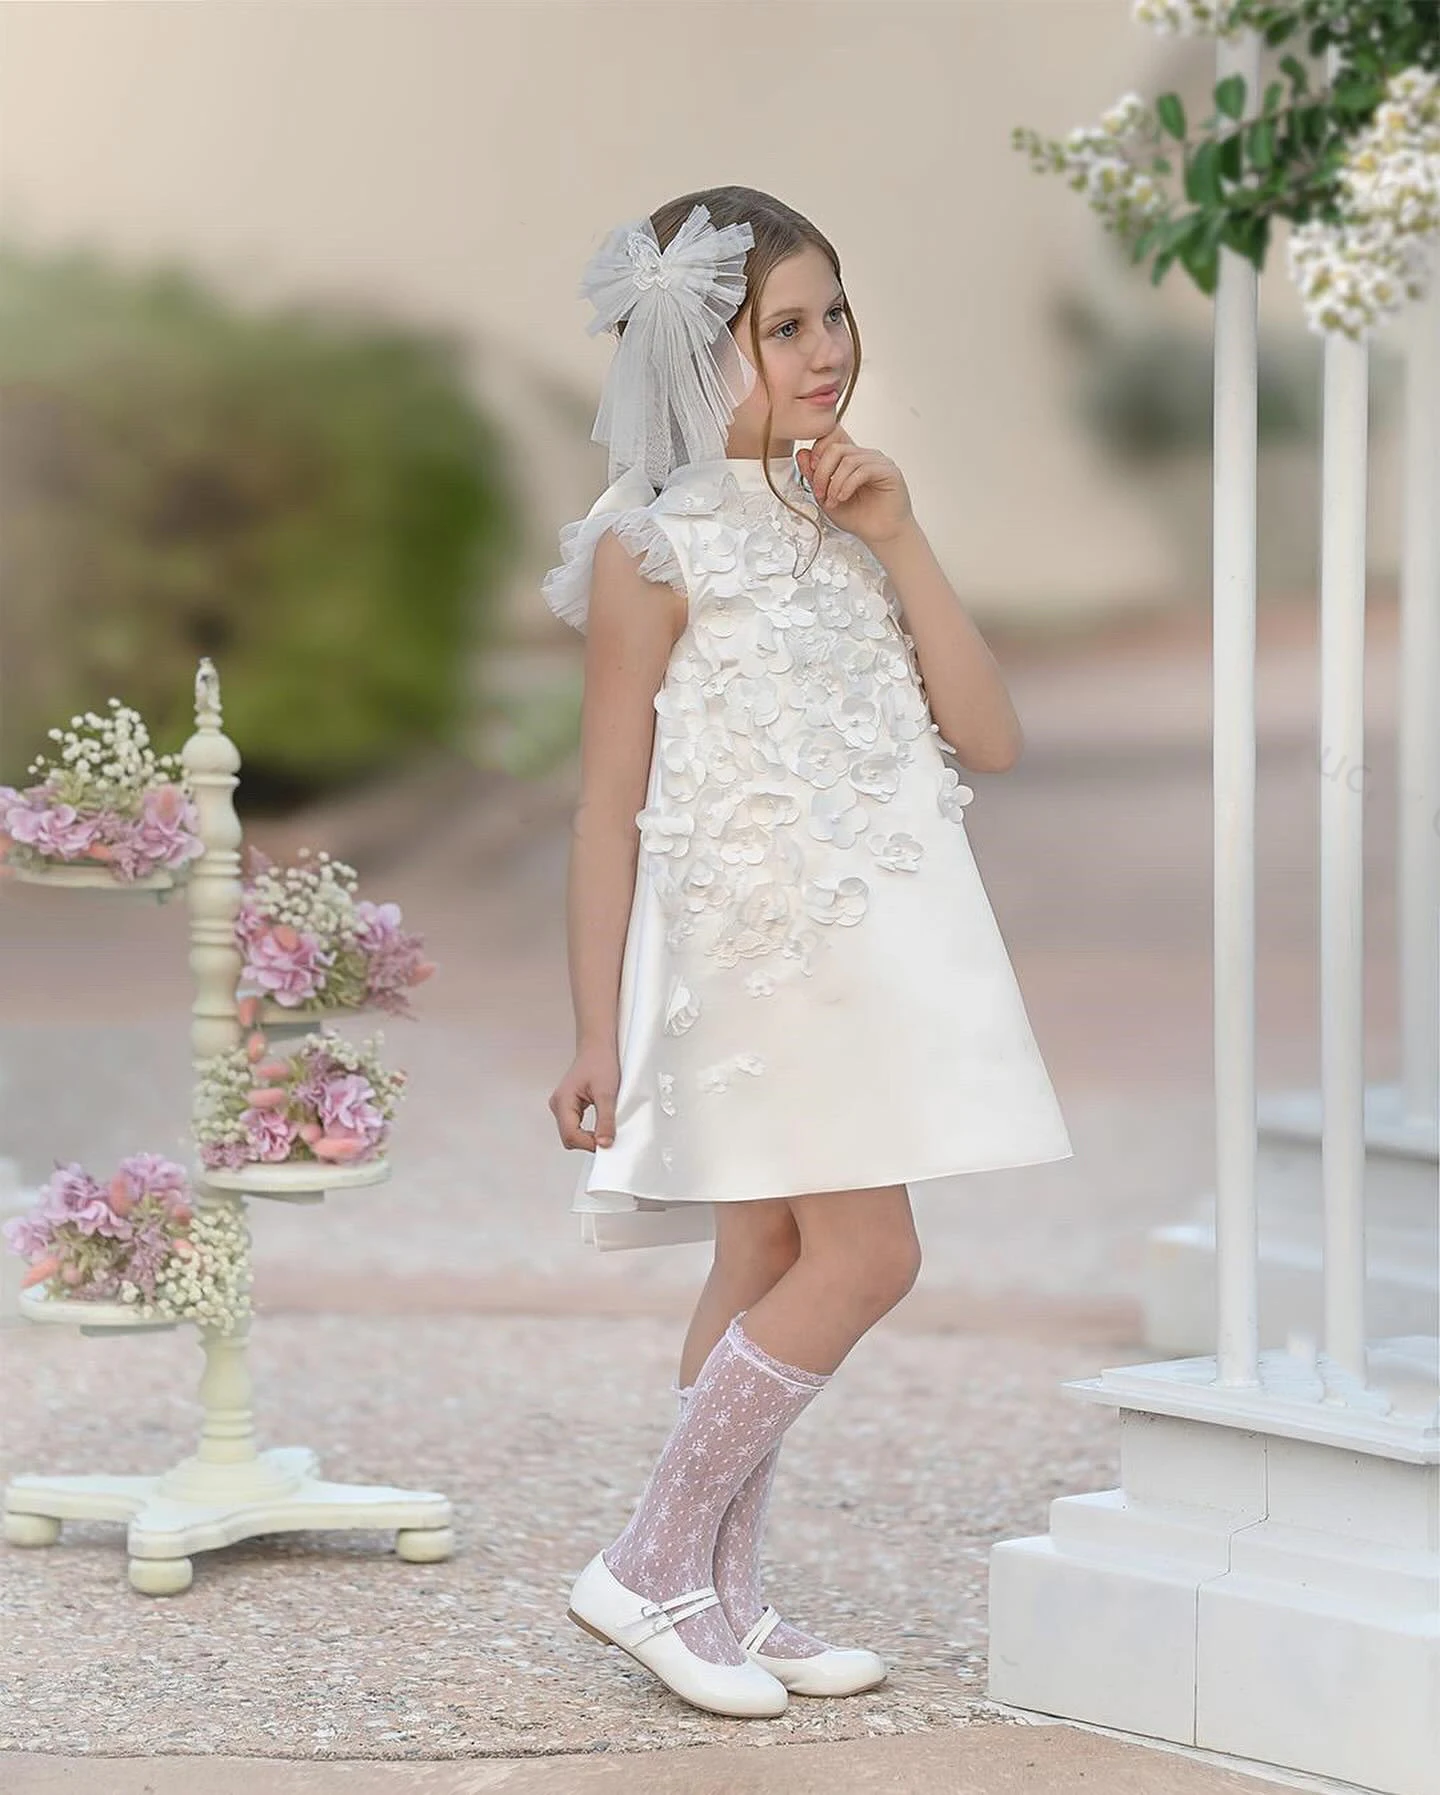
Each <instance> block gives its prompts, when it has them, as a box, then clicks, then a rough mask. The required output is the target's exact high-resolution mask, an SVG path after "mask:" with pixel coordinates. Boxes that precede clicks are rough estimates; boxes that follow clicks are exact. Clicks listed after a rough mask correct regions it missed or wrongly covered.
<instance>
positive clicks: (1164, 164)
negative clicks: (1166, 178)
mask: <svg viewBox="0 0 1440 1795" xmlns="http://www.w3.org/2000/svg"><path fill="white" fill-rule="evenodd" d="M1150 166H1151V168H1152V169H1153V170H1154V171H1155V173H1156V174H1157V175H1170V174H1174V172H1175V169H1174V165H1173V164H1172V163H1171V161H1170V158H1169V157H1168V156H1156V157H1155V159H1154V161H1153V162H1151V164H1150Z"/></svg>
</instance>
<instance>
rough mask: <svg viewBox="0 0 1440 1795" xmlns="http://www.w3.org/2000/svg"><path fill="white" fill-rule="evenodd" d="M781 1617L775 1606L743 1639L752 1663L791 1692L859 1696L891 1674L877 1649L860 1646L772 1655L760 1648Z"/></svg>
mask: <svg viewBox="0 0 1440 1795" xmlns="http://www.w3.org/2000/svg"><path fill="white" fill-rule="evenodd" d="M779 1619H780V1616H779V1615H778V1614H777V1613H776V1612H775V1610H774V1609H773V1608H769V1607H767V1608H766V1609H765V1611H764V1613H763V1614H762V1615H761V1616H760V1618H759V1620H757V1621H756V1623H755V1625H754V1626H753V1627H751V1629H750V1631H749V1632H748V1633H747V1634H746V1635H745V1637H744V1638H743V1639H742V1640H741V1641H740V1643H741V1645H742V1646H744V1648H745V1651H746V1653H747V1655H748V1656H749V1659H750V1662H751V1663H752V1664H758V1665H759V1667H760V1669H761V1670H768V1671H769V1672H770V1674H771V1676H773V1677H774V1678H776V1679H777V1681H779V1682H781V1683H783V1684H784V1685H785V1687H786V1688H787V1689H788V1690H789V1691H790V1693H791V1694H792V1695H858V1694H859V1693H860V1691H861V1690H862V1689H873V1688H874V1687H875V1685H876V1684H877V1683H883V1682H884V1681H885V1679H886V1677H887V1676H889V1674H890V1667H889V1666H888V1665H887V1664H886V1662H885V1660H884V1659H883V1658H882V1657H881V1656H880V1654H879V1653H878V1652H867V1651H865V1650H863V1649H862V1648H861V1647H859V1646H855V1647H849V1646H846V1647H841V1646H835V1645H832V1646H829V1647H828V1648H827V1649H826V1650H825V1651H823V1652H813V1653H812V1654H811V1655H810V1656H809V1657H808V1658H772V1657H770V1656H769V1655H768V1654H767V1653H765V1652H762V1651H761V1650H760V1647H761V1646H762V1645H764V1643H765V1641H766V1640H767V1639H768V1638H769V1637H770V1635H771V1633H772V1632H773V1631H774V1628H775V1623H776V1622H777V1621H778V1620H779Z"/></svg>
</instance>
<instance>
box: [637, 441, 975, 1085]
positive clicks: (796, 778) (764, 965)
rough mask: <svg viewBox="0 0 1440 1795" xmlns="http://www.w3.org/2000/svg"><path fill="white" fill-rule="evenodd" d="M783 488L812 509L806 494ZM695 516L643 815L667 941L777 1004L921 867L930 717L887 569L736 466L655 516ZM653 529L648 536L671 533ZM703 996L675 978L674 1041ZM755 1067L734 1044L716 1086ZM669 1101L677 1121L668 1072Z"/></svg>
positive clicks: (945, 795) (669, 1024)
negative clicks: (651, 793)
mask: <svg viewBox="0 0 1440 1795" xmlns="http://www.w3.org/2000/svg"><path fill="white" fill-rule="evenodd" d="M791 496H793V497H794V498H796V499H797V500H798V501H799V502H800V503H801V505H802V508H803V507H804V505H805V501H806V498H807V496H808V495H807V489H806V487H805V486H804V485H803V483H802V484H797V485H795V486H794V487H792V489H791ZM667 511H669V512H673V513H675V514H676V515H677V518H680V517H683V519H684V524H683V528H684V531H685V536H684V541H685V543H686V545H687V547H688V560H689V563H690V576H691V577H690V610H689V622H688V625H687V627H686V629H685V632H684V633H683V635H681V637H680V638H679V640H678V641H677V642H676V645H675V648H674V651H673V652H672V654H671V657H670V663H669V668H668V671H667V676H666V679H665V683H664V685H663V687H662V689H661V690H660V691H659V692H657V693H656V696H655V710H656V713H657V716H656V747H655V752H656V756H657V762H658V766H657V781H658V793H657V794H656V795H655V798H654V801H653V802H652V803H651V804H650V805H649V806H647V808H646V809H644V810H642V811H640V812H639V813H638V814H637V816H636V819H635V820H636V823H637V825H638V826H639V829H640V850H641V859H642V863H643V864H644V866H645V868H646V871H647V873H648V875H649V877H650V878H651V879H652V880H653V881H654V884H655V887H656V890H657V893H658V896H659V898H660V901H661V905H662V908H663V911H664V914H665V917H666V922H667V930H666V940H667V942H668V944H669V946H670V947H671V949H672V950H674V949H676V948H679V947H680V946H681V944H682V943H684V942H686V941H688V940H690V939H691V938H692V937H694V936H696V935H697V931H698V932H700V933H699V939H700V940H701V942H702V944H703V946H704V949H705V951H706V952H707V953H709V954H710V955H712V956H713V957H714V958H715V959H716V960H717V961H718V962H719V964H720V965H722V966H726V967H737V968H738V967H741V966H742V965H743V967H744V968H745V970H744V972H743V974H741V975H740V976H741V977H742V979H743V988H744V990H745V991H746V992H747V993H748V994H749V995H750V996H752V997H756V998H759V997H767V996H770V995H771V994H772V993H774V992H775V991H776V990H777V989H778V987H779V984H780V983H781V982H782V981H783V980H785V979H787V978H790V977H793V976H795V975H796V974H797V973H799V974H809V973H810V972H811V971H812V967H813V960H814V956H815V954H816V952H817V951H818V950H819V949H820V947H821V944H822V942H823V940H824V937H825V933H826V931H828V930H831V929H836V928H853V927H855V926H857V925H858V924H860V923H862V922H863V920H864V917H865V914H866V911H867V909H868V906H869V902H870V892H871V883H872V880H874V879H875V878H877V877H879V878H890V877H894V876H897V875H906V874H914V873H918V872H920V871H921V870H922V861H923V855H924V848H923V844H922V843H921V842H920V841H918V840H917V839H916V838H915V837H914V836H913V835H911V834H908V833H907V832H905V831H904V830H896V829H892V828H890V827H888V826H887V824H886V818H885V807H886V804H887V802H888V801H889V799H890V798H891V797H892V796H893V795H894V794H895V792H896V791H897V789H898V788H899V784H900V775H901V769H902V768H903V767H905V766H907V765H909V764H910V763H911V761H912V760H913V759H914V755H915V749H914V747H913V746H912V744H913V743H914V742H915V741H916V740H917V739H918V738H920V737H921V736H923V735H924V734H925V733H926V731H927V730H929V731H931V732H933V733H934V734H935V736H936V737H937V739H938V740H939V747H940V750H941V753H942V755H953V754H954V750H953V749H952V748H951V747H950V745H949V744H948V743H947V742H945V741H944V740H943V738H940V737H939V727H938V725H937V724H935V723H933V722H932V721H931V719H930V714H929V706H928V704H927V702H926V699H925V693H924V687H923V684H922V681H921V677H920V672H919V667H918V665H917V663H916V659H915V653H914V640H913V638H912V637H911V636H910V635H908V634H907V633H906V631H905V630H904V628H903V625H902V621H901V613H900V609H899V603H898V599H897V598H896V596H895V593H894V590H893V588H892V587H891V585H890V583H889V580H888V578H887V576H886V574H885V570H884V568H883V566H882V565H881V563H880V562H879V560H878V559H877V558H876V557H875V556H874V555H873V554H872V553H871V551H870V550H869V549H868V548H866V546H865V545H864V544H863V543H862V542H860V541H859V539H858V538H856V537H854V536H851V535H849V534H848V533H846V532H844V531H838V530H836V529H835V528H834V526H833V525H830V524H828V523H827V522H826V520H825V519H824V518H823V517H821V518H818V519H817V522H818V523H819V525H820V527H821V528H822V529H823V531H824V536H823V539H822V541H821V543H820V546H819V548H818V551H817V549H816V546H815V532H814V530H813V529H812V528H811V527H809V525H808V524H806V523H803V522H802V521H801V519H799V518H797V517H795V516H794V515H793V514H792V513H791V512H789V511H787V510H786V509H785V507H784V506H783V505H781V504H780V503H779V502H778V501H777V500H776V499H775V497H774V496H773V495H772V494H771V493H769V492H768V491H749V490H744V489H742V488H741V487H740V486H739V484H738V483H737V482H736V481H735V480H734V478H733V476H732V475H730V474H729V473H728V472H727V473H726V474H724V475H723V477H722V478H721V479H720V481H719V486H718V498H716V499H712V498H711V497H710V496H709V495H707V494H705V493H703V492H702V493H698V494H697V493H696V492H693V491H692V492H685V491H684V490H683V486H682V489H681V490H680V491H679V492H678V493H669V492H666V493H661V495H660V496H659V498H658V499H657V500H656V501H655V504H654V507H653V512H655V513H660V514H664V513H666V512H667ZM659 527H660V526H659V525H658V521H657V523H656V528H659ZM973 796H974V793H973V792H972V791H971V789H970V787H969V786H967V785H965V784H963V783H962V782H961V779H960V775H959V773H958V772H957V771H956V769H955V767H954V766H949V765H946V766H944V767H943V768H942V769H941V772H940V776H939V780H938V784H937V791H936V803H937V806H938V808H939V810H940V812H941V814H942V815H943V816H945V817H948V818H950V819H951V820H952V821H954V822H957V823H960V822H963V821H964V806H965V804H966V803H968V802H969V800H970V799H971V798H972V797H973ZM699 1015H700V1006H699V1002H698V999H697V998H696V997H695V995H694V993H693V992H692V991H691V990H690V989H689V988H688V986H687V985H686V984H685V982H684V980H683V979H682V978H676V980H675V981H674V983H673V985H672V989H671V993H670V999H669V1002H668V1004H667V1010H666V1016H665V1032H666V1033H667V1034H671V1035H678V1034H681V1033H683V1032H685V1031H686V1030H688V1029H689V1028H691V1027H692V1026H693V1025H694V1024H695V1023H696V1021H697V1020H698V1019H699ZM763 1070H764V1067H763V1063H762V1062H761V1061H760V1060H759V1058H758V1057H757V1056H756V1055H754V1054H738V1055H734V1056H732V1057H731V1058H730V1059H727V1060H723V1061H720V1062H718V1063H717V1064H714V1065H711V1066H708V1067H706V1068H704V1070H703V1071H701V1072H700V1074H699V1075H698V1079H697V1083H698V1088H699V1089H700V1090H701V1091H705V1092H711V1093H718V1092H721V1091H724V1090H725V1089H726V1088H727V1087H728V1086H729V1085H730V1083H731V1082H732V1081H733V1079H734V1077H735V1076H736V1075H737V1074H741V1075H744V1074H749V1075H751V1076H755V1075H758V1074H759V1073H761V1072H763ZM659 1078H660V1087H661V1088H660V1091H659V1098H660V1104H661V1108H662V1110H663V1111H664V1113H666V1114H667V1115H673V1114H674V1113H675V1091H674V1078H673V1076H672V1075H671V1074H669V1073H661V1074H660V1075H659Z"/></svg>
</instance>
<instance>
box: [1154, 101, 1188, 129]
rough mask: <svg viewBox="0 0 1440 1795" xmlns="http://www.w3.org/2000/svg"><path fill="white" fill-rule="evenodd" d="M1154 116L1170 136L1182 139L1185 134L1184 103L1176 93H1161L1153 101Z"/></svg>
mask: <svg viewBox="0 0 1440 1795" xmlns="http://www.w3.org/2000/svg"><path fill="white" fill-rule="evenodd" d="M1155 116H1156V118H1157V119H1159V121H1160V128H1161V129H1162V130H1164V131H1168V132H1169V133H1170V135H1171V136H1172V137H1176V138H1181V139H1183V138H1184V136H1185V105H1184V102H1183V101H1182V100H1181V98H1180V96H1179V94H1177V93H1162V94H1161V96H1160V98H1159V99H1158V100H1156V102H1155Z"/></svg>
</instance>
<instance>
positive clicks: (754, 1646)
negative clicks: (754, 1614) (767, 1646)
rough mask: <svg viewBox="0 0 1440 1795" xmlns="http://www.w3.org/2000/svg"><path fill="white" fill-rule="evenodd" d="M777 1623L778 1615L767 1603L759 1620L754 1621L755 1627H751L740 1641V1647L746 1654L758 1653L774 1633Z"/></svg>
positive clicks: (778, 1620)
mask: <svg viewBox="0 0 1440 1795" xmlns="http://www.w3.org/2000/svg"><path fill="white" fill-rule="evenodd" d="M779 1623H780V1616H779V1613H778V1612H777V1611H776V1610H775V1609H774V1608H771V1607H770V1606H769V1605H768V1603H767V1605H766V1607H765V1609H764V1611H763V1613H762V1614H761V1616H760V1618H759V1620H757V1621H756V1623H755V1625H754V1626H753V1627H751V1629H750V1631H749V1632H748V1633H747V1634H746V1635H745V1637H744V1638H743V1639H742V1640H741V1641H740V1643H741V1645H742V1646H744V1648H745V1650H746V1651H747V1652H758V1651H759V1650H760V1647H761V1646H762V1645H763V1644H764V1642H765V1641H766V1640H767V1639H768V1638H769V1637H770V1635H771V1634H772V1633H773V1632H774V1631H775V1628H776V1627H777V1626H778V1625H779Z"/></svg>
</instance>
